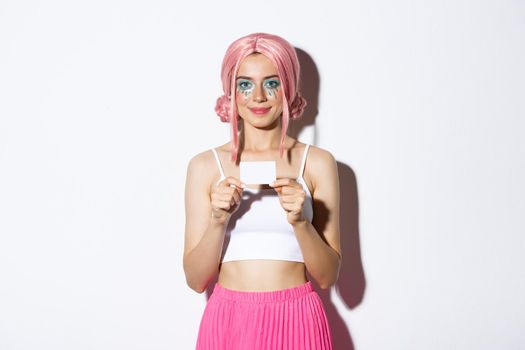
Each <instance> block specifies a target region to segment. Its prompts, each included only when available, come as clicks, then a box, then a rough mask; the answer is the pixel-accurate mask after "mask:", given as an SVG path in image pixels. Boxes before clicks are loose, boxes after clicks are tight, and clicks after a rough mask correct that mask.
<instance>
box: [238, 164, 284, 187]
mask: <svg viewBox="0 0 525 350" xmlns="http://www.w3.org/2000/svg"><path fill="white" fill-rule="evenodd" d="M239 166H240V170H241V175H240V176H241V181H242V182H244V183H245V184H247V185H259V184H260V185H268V184H270V183H272V182H273V181H275V179H276V170H275V161H273V160H271V161H261V162H241V163H240V165H239Z"/></svg>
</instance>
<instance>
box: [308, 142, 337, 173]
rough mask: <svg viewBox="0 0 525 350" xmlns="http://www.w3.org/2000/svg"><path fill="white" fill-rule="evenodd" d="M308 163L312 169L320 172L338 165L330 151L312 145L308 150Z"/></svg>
mask: <svg viewBox="0 0 525 350" xmlns="http://www.w3.org/2000/svg"><path fill="white" fill-rule="evenodd" d="M308 162H309V163H310V165H311V169H312V168H313V169H319V171H323V170H326V167H331V166H333V165H334V164H336V160H335V157H334V156H333V155H332V153H331V152H330V151H328V150H326V149H324V148H321V147H317V146H314V145H310V148H309V150H308Z"/></svg>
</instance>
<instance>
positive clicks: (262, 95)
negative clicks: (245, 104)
mask: <svg viewBox="0 0 525 350" xmlns="http://www.w3.org/2000/svg"><path fill="white" fill-rule="evenodd" d="M253 99H254V101H255V102H265V101H266V92H265V91H264V88H263V87H262V86H258V87H256V88H255V91H254V92H253Z"/></svg>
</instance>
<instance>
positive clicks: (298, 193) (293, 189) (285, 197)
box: [270, 178, 306, 225]
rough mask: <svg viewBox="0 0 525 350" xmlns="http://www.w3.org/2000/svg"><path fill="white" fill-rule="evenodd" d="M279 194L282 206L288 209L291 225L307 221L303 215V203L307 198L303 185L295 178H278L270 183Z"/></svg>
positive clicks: (287, 215)
mask: <svg viewBox="0 0 525 350" xmlns="http://www.w3.org/2000/svg"><path fill="white" fill-rule="evenodd" d="M270 187H272V188H273V189H274V190H275V191H276V192H277V194H278V195H279V201H280V202H281V206H282V207H283V208H284V210H285V211H286V213H287V214H286V218H287V219H288V222H289V223H290V224H291V225H295V224H298V223H301V222H303V221H306V219H305V218H304V216H303V205H304V201H305V198H306V193H305V192H304V189H303V186H301V184H299V183H298V182H297V181H295V180H294V179H289V178H285V179H278V180H275V181H274V182H273V183H271V184H270Z"/></svg>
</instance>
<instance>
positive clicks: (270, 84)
mask: <svg viewBox="0 0 525 350" xmlns="http://www.w3.org/2000/svg"><path fill="white" fill-rule="evenodd" d="M280 85H281V83H280V82H279V80H276V79H271V80H266V81H265V82H264V86H265V87H266V88H267V89H277V88H278V87H279V86H280Z"/></svg>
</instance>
